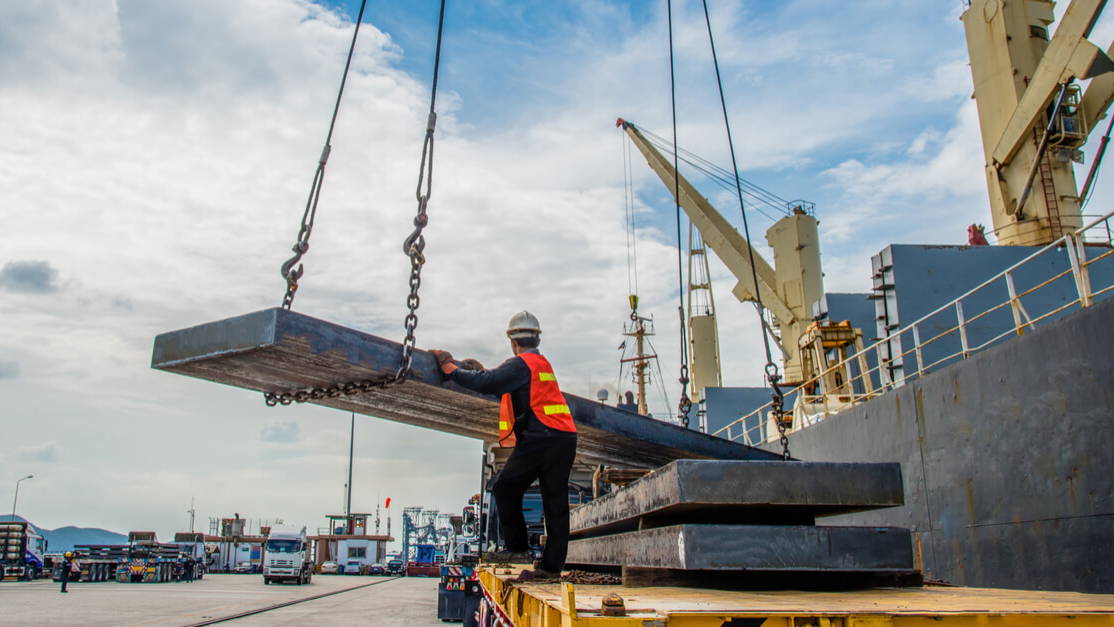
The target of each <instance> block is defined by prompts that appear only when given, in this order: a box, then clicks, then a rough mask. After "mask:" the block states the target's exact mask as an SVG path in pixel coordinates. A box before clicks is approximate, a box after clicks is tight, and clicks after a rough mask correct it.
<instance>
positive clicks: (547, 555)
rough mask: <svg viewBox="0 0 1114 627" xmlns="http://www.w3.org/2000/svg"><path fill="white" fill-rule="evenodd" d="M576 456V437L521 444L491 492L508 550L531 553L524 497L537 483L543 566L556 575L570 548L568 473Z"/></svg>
mask: <svg viewBox="0 0 1114 627" xmlns="http://www.w3.org/2000/svg"><path fill="white" fill-rule="evenodd" d="M575 457H576V438H575V437H541V438H536V439H534V440H527V441H526V442H520V443H519V444H518V446H516V447H515V449H514V452H513V453H511V456H510V459H508V460H507V465H506V466H504V467H503V470H501V471H500V472H499V476H497V477H496V478H495V483H494V485H493V486H492V489H491V491H492V493H493V494H494V495H495V504H496V506H498V508H499V528H500V529H501V530H502V532H503V540H504V541H505V542H506V545H507V550H510V551H528V550H529V549H530V544H529V539H528V538H527V536H526V519H525V517H524V516H523V515H522V497H523V495H524V494H526V490H527V489H528V488H529V487H530V484H532V483H533V482H534V480H535V479H537V480H538V485H539V486H540V487H541V493H542V512H543V514H544V515H545V532H546V541H545V551H544V552H543V553H542V561H541V567H542V568H543V569H545V570H547V571H550V572H554V573H556V572H560V571H561V569H562V568H564V566H565V554H566V553H568V549H569V473H571V472H572V462H573V459H574V458H575Z"/></svg>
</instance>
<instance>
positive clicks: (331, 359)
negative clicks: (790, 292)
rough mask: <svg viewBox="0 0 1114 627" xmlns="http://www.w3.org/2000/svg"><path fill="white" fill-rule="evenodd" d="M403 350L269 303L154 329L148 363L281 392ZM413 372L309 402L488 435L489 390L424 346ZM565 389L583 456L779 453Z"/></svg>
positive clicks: (641, 459)
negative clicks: (464, 382) (459, 376)
mask: <svg viewBox="0 0 1114 627" xmlns="http://www.w3.org/2000/svg"><path fill="white" fill-rule="evenodd" d="M401 354H402V347H401V345H400V344H399V343H397V342H392V341H390V340H385V339H383V338H379V337H375V336H373V335H369V334H367V333H363V332H360V331H356V330H354V329H348V328H345V327H342V326H340V325H336V324H332V323H329V322H325V321H323V320H318V319H316V318H311V317H309V316H305V315H302V314H299V313H296V312H292V311H287V310H284V309H278V308H275V309H267V310H264V311H258V312H254V313H250V314H246V315H243V316H238V317H235V318H228V319H226V320H220V321H217V322H211V323H208V324H203V325H199V326H196V327H191V328H188V329H182V330H179V331H171V332H169V333H163V334H161V335H159V336H158V337H156V338H155V345H154V351H153V356H152V360H151V366H152V367H153V368H157V369H160V370H166V371H169V372H175V373H178V374H184V375H188V376H192V377H197V378H201V379H207V380H210V381H216V382H219V383H224V384H228V385H233V386H236V387H242V388H246V389H249V390H256V391H269V392H278V391H284V390H290V389H304V388H308V387H315V386H318V387H321V386H328V385H331V384H335V383H340V382H346V381H353V380H360V379H368V378H373V377H376V376H381V375H385V374H389V373H391V372H394V370H395V368H396V367H397V365H398V363H399V359H400V357H401ZM413 371H414V374H413V377H412V378H411V379H410V380H408V381H407V382H406V383H404V384H401V385H396V386H391V387H389V388H386V389H377V390H374V391H371V392H366V393H360V394H354V395H350V396H338V397H335V398H324V399H322V400H320V401H316V403H317V404H319V405H324V406H326V407H334V408H337V409H342V410H344V411H354V412H356V413H359V414H364V415H368V416H374V417H378V418H385V419H387V420H394V421H397V422H404V423H407V424H413V425H416V426H420V427H427V428H430V429H437V430H439V431H445V432H448V433H455V434H458V435H464V436H468V437H473V438H478V439H486V440H493V439H494V434H495V433H496V432H497V424H498V415H499V407H498V403H497V402H496V399H495V398H494V397H490V396H484V395H480V394H476V393H474V392H471V391H468V390H465V389H463V388H461V387H459V386H457V385H455V384H452V383H447V382H444V381H442V377H441V374H440V371H439V370H438V369H437V363H436V360H435V359H434V358H433V356H432V355H431V354H429V353H428V352H426V351H421V350H418V351H415V352H414V361H413ZM566 397H567V399H568V402H569V407H570V409H571V410H572V413H573V416H574V418H575V419H576V422H577V428H578V429H579V437H580V440H579V445H578V456H579V458H580V460H581V461H583V462H585V463H610V464H620V465H627V466H632V467H638V468H646V467H655V466H659V465H661V464H665V463H668V462H670V461H672V460H674V459H680V458H686V457H698V458H721V459H776V458H777V455H775V454H772V453H768V452H766V451H763V450H761V449H755V448H750V447H746V446H743V445H741V444H736V443H733V442H727V441H725V440H722V439H720V438H715V437H711V436H707V435H704V434H701V433H698V432H696V431H692V430H689V429H684V428H682V427H679V426H676V425H671V424H667V423H664V422H661V421H657V420H653V419H650V418H646V417H643V416H639V415H637V414H632V413H630V412H626V411H622V410H620V409H617V408H615V407H610V406H607V405H602V404H600V403H596V402H593V401H589V400H586V399H583V398H579V397H577V396H573V395H566ZM276 411H281V410H276Z"/></svg>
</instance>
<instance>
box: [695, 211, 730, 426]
mask: <svg viewBox="0 0 1114 627" xmlns="http://www.w3.org/2000/svg"><path fill="white" fill-rule="evenodd" d="M688 279H689V280H688V287H689V292H688V313H689V315H688V327H689V349H690V350H689V357H690V362H691V363H690V365H691V367H692V370H691V374H692V377H691V380H690V386H691V389H690V390H689V396H690V397H691V398H692V402H693V404H694V405H696V406H697V407H700V408H701V409H700V410H699V412H700V417H701V422H700V426H701V431H706V430H707V428H706V427H707V425H706V424H705V422H704V420H703V418H704V414H703V412H704V410H703V403H704V389H705V388H708V387H720V386H722V385H723V377H722V375H721V371H720V360H719V329H718V325H717V324H716V302H715V297H714V296H713V295H712V273H711V271H710V270H709V268H708V250H707V248H705V246H704V241H703V239H702V238H701V237H700V231H698V230H697V229H696V225H695V224H693V223H691V222H690V223H689V255H688Z"/></svg>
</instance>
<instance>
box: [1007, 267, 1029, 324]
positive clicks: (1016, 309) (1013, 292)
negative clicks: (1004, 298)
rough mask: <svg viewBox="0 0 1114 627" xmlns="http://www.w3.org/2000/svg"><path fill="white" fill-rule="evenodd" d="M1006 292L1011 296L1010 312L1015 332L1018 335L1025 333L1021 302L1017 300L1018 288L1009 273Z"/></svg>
mask: <svg viewBox="0 0 1114 627" xmlns="http://www.w3.org/2000/svg"><path fill="white" fill-rule="evenodd" d="M1005 278H1006V290H1007V291H1009V294H1010V311H1011V312H1012V313H1013V330H1014V331H1016V332H1017V334H1018V335H1023V334H1024V333H1025V325H1024V323H1022V321H1021V301H1020V300H1019V299H1018V298H1017V288H1016V287H1015V286H1014V284H1013V275H1012V274H1010V273H1009V271H1007V272H1006V273H1005Z"/></svg>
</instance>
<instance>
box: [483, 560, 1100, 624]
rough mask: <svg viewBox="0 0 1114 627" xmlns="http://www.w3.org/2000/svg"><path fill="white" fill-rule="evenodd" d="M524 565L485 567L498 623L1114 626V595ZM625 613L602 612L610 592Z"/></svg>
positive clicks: (489, 597)
mask: <svg viewBox="0 0 1114 627" xmlns="http://www.w3.org/2000/svg"><path fill="white" fill-rule="evenodd" d="M520 570H521V568H494V567H491V566H485V567H483V568H481V569H480V581H481V583H482V584H483V588H484V597H485V599H486V600H487V601H488V605H489V606H490V605H494V606H495V608H496V609H495V611H494V612H493V613H494V614H495V617H493V618H496V620H495V621H494V622H495V623H496V624H499V623H500V622H502V623H503V624H513V625H530V626H532V627H558V626H563V627H575V626H578V625H579V626H584V627H589V626H592V625H606V626H608V627H625V626H629V627H704V626H709V627H722V626H725V625H731V626H743V625H745V626H751V625H753V626H755V627H757V626H758V625H761V626H762V627H783V626H784V627H804V626H806V625H807V626H809V627H890V626H894V627H907V626H921V625H924V626H928V625H932V626H934V627H945V626H947V625H963V626H968V625H995V626H998V627H1011V626H1014V625H1017V626H1040V625H1073V626H1075V627H1084V626H1091V625H1104V626H1107V627H1109V626H1111V625H1114V594H1083V593H1077V592H1054V591H1039V590H1004V589H990V588H963V587H954V586H940V585H926V586H919V587H910V588H869V589H863V590H839V591H805V590H714V589H708V588H681V587H645V588H635V587H629V586H600V585H580V584H569V583H548V584H529V583H517V582H514V581H513V580H514V578H515V577H516V576H517V574H518V572H519V571H520ZM613 593H614V594H618V595H619V596H620V597H622V600H623V605H624V607H625V614H626V615H625V616H621V617H620V616H604V615H602V614H601V607H602V605H603V601H604V599H605V598H606V597H607V596H608V595H611V594H613Z"/></svg>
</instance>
